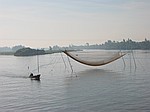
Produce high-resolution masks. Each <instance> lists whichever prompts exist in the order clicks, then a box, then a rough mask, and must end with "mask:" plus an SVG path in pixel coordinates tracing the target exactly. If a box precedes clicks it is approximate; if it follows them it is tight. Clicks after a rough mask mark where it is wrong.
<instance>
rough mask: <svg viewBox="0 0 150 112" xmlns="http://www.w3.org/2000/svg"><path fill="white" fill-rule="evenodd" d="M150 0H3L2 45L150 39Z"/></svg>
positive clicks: (0, 4)
mask: <svg viewBox="0 0 150 112" xmlns="http://www.w3.org/2000/svg"><path fill="white" fill-rule="evenodd" d="M149 21H150V0H0V46H14V45H20V44H21V45H25V46H31V47H49V46H54V45H59V46H68V45H72V44H73V45H84V44H85V43H89V44H101V43H104V42H106V41H107V40H115V41H122V40H123V39H128V38H130V39H132V40H135V41H142V40H144V39H145V38H147V39H150V22H149Z"/></svg>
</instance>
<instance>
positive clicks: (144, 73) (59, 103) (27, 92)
mask: <svg viewBox="0 0 150 112" xmlns="http://www.w3.org/2000/svg"><path fill="white" fill-rule="evenodd" d="M149 55H150V54H149V53H143V52H141V51H136V52H135V59H136V64H137V69H136V71H135V70H134V62H133V60H131V63H130V56H129V55H126V56H125V58H124V59H125V62H126V67H125V68H124V65H123V61H122V60H121V59H120V60H117V61H115V62H114V63H112V64H109V65H106V66H102V67H88V66H84V65H81V64H79V63H76V62H74V61H73V60H71V64H72V66H73V69H74V73H73V74H71V69H70V67H69V64H68V63H67V61H66V65H67V68H66V69H65V67H64V63H63V61H62V60H61V56H60V55H58V54H57V55H45V56H40V64H41V65H44V64H47V63H49V64H47V66H43V67H41V68H40V72H41V74H42V75H41V80H40V81H36V80H31V79H30V78H28V75H29V71H28V68H27V67H28V66H30V69H31V70H34V69H35V68H36V62H35V60H36V57H34V56H33V57H14V56H0V61H1V63H0V65H1V67H0V111H2V112H6V111H11V112H20V111H21V112H26V111H31V112H37V111H39V112H41V111H44V112H117V111H118V112H120V111H121V112H122V111H123V112H128V111H132V112H137V111H140V112H143V111H144V112H145V111H150V107H149V104H150V81H149V80H150V75H149V72H150V70H149V67H150V66H149V65H150V58H149ZM66 59H67V58H66ZM130 68H131V71H130ZM76 75H77V77H76Z"/></svg>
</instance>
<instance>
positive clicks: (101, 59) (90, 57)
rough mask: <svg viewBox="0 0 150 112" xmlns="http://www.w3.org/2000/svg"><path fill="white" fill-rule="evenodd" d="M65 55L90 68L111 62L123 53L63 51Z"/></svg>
mask: <svg viewBox="0 0 150 112" xmlns="http://www.w3.org/2000/svg"><path fill="white" fill-rule="evenodd" d="M64 53H65V54H66V55H68V56H69V57H71V58H72V59H74V60H75V61H78V62H80V63H82V64H85V65H90V66H101V65H105V64H108V63H110V62H113V61H115V60H117V59H119V58H121V57H122V56H124V55H125V53H121V52H114V51H113V52H112V51H107V52H106V51H91V50H84V51H72V52H69V51H64Z"/></svg>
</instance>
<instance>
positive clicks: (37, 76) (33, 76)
mask: <svg viewBox="0 0 150 112" xmlns="http://www.w3.org/2000/svg"><path fill="white" fill-rule="evenodd" d="M37 52H38V51H37ZM39 69H40V67H39V56H38V53H37V70H38V74H37V75H33V73H30V75H29V78H31V79H32V80H40V76H41V74H40V73H39V71H40V70H39Z"/></svg>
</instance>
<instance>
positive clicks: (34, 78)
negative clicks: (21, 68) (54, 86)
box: [29, 73, 41, 80]
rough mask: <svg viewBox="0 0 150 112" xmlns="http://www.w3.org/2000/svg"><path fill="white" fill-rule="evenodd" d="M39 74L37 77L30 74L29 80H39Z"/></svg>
mask: <svg viewBox="0 0 150 112" xmlns="http://www.w3.org/2000/svg"><path fill="white" fill-rule="evenodd" d="M40 76H41V75H40V74H38V75H33V73H31V74H30V76H29V78H31V79H32V80H40Z"/></svg>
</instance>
